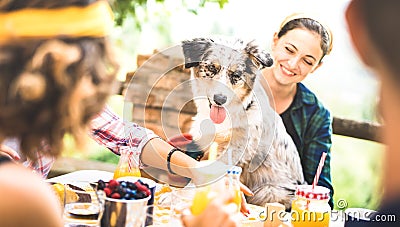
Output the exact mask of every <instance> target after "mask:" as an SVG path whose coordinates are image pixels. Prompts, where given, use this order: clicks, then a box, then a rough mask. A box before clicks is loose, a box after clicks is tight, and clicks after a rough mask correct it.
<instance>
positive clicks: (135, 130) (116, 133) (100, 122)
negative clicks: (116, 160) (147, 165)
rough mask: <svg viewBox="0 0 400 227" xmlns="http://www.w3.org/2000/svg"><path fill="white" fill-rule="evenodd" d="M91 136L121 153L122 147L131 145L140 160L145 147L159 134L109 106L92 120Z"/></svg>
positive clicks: (135, 155)
mask: <svg viewBox="0 0 400 227" xmlns="http://www.w3.org/2000/svg"><path fill="white" fill-rule="evenodd" d="M91 128H92V129H91V137H92V138H93V139H94V140H95V141H96V142H97V143H99V144H100V145H103V146H105V147H107V148H108V149H110V150H111V151H112V152H114V153H115V154H117V155H119V154H120V153H119V149H120V148H121V147H125V146H127V147H129V149H130V150H131V151H133V153H134V158H135V160H137V161H139V162H140V158H139V157H140V153H141V151H142V149H143V147H144V146H145V145H146V143H147V142H149V141H150V140H151V139H153V138H157V137H158V136H157V135H156V134H154V132H153V131H151V130H149V129H146V128H144V127H141V126H139V125H138V124H135V123H132V122H127V121H124V120H123V119H121V118H120V117H119V116H118V115H116V114H115V113H114V112H113V111H112V110H111V109H110V108H109V107H108V106H107V107H105V109H104V110H103V112H101V113H100V114H99V115H97V116H96V118H94V119H93V120H92V122H91Z"/></svg>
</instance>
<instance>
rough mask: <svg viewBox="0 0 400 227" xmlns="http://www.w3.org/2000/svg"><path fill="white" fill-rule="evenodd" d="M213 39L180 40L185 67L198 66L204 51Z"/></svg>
mask: <svg viewBox="0 0 400 227" xmlns="http://www.w3.org/2000/svg"><path fill="white" fill-rule="evenodd" d="M213 42H214V41H213V40H212V39H206V38H195V39H193V40H185V41H182V49H183V55H184V57H185V68H191V67H195V66H198V65H199V63H200V61H201V58H202V56H203V55H204V52H205V51H206V50H207V49H208V48H209V47H210V45H211V44H212V43H213Z"/></svg>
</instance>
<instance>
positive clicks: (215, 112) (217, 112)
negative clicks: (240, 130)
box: [210, 105, 226, 124]
mask: <svg viewBox="0 0 400 227" xmlns="http://www.w3.org/2000/svg"><path fill="white" fill-rule="evenodd" d="M225 117H226V111H225V108H224V107H220V106H216V105H211V112H210V118H211V120H212V121H213V122H214V123H215V124H221V123H222V122H223V121H224V120H225Z"/></svg>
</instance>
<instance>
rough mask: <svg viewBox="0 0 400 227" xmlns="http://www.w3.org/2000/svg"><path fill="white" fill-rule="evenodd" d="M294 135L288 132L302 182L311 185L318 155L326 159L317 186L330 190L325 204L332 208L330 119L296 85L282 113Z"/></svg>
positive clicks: (318, 103)
mask: <svg viewBox="0 0 400 227" xmlns="http://www.w3.org/2000/svg"><path fill="white" fill-rule="evenodd" d="M285 114H287V115H286V116H288V118H289V119H290V122H287V121H286V122H285V121H284V124H285V126H286V125H288V124H292V127H288V128H294V131H295V132H290V130H289V134H291V136H292V138H293V140H294V141H295V144H296V147H297V150H298V152H299V155H300V159H301V164H302V167H303V174H304V178H305V180H306V181H307V183H308V184H312V182H313V180H314V176H315V173H316V171H317V167H318V164H319V160H320V159H321V155H322V152H326V153H327V156H326V159H325V164H324V167H323V169H322V172H321V176H320V178H319V180H318V185H321V186H324V187H327V188H329V189H330V190H331V199H330V201H329V204H330V205H331V207H333V198H332V196H333V186H332V180H331V166H330V162H331V152H330V150H331V146H332V117H331V114H330V112H329V110H327V109H326V108H325V107H324V106H323V105H322V103H321V102H319V101H318V99H317V97H316V96H315V95H314V93H312V92H311V91H310V90H308V89H307V88H306V87H305V86H304V85H303V84H302V83H298V85H297V92H296V97H295V99H294V100H293V103H292V104H291V106H290V107H289V108H288V110H286V111H285Z"/></svg>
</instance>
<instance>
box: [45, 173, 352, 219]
mask: <svg viewBox="0 0 400 227" xmlns="http://www.w3.org/2000/svg"><path fill="white" fill-rule="evenodd" d="M112 178H113V173H112V172H108V171H102V170H79V171H75V172H71V173H67V174H64V175H60V176H57V177H53V178H49V179H47V181H48V182H59V183H65V182H68V181H89V182H97V181H98V180H100V179H101V180H104V181H109V180H111V179H112ZM257 211H258V210H257ZM257 211H255V212H257ZM253 216H257V215H256V214H253ZM285 217H287V218H286V219H287V220H290V213H287V215H286V216H285ZM164 218H165V217H164ZM173 222H174V226H175V225H177V224H178V223H179V222H177V220H173ZM170 224H171V223H166V224H164V226H170ZM285 224H286V226H291V224H290V222H289V221H286V222H285ZM263 226H264V223H263V222H262V221H253V222H248V223H247V224H243V227H263ZM329 226H330V227H343V226H344V218H343V214H342V212H339V211H332V215H331V222H330V224H329Z"/></svg>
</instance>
